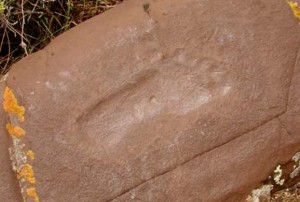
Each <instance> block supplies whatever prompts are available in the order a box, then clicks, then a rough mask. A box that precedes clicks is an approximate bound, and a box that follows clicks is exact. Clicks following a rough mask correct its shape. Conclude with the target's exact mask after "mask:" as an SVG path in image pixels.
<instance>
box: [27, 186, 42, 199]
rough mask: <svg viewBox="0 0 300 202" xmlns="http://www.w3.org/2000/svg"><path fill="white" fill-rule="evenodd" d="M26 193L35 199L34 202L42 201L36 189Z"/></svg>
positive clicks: (29, 189)
mask: <svg viewBox="0 0 300 202" xmlns="http://www.w3.org/2000/svg"><path fill="white" fill-rule="evenodd" d="M26 192H27V196H28V197H30V198H33V200H34V202H39V201H40V199H39V197H38V195H37V193H36V189H35V188H28V189H27V190H26Z"/></svg>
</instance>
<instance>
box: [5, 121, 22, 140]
mask: <svg viewBox="0 0 300 202" xmlns="http://www.w3.org/2000/svg"><path fill="white" fill-rule="evenodd" d="M6 129H7V131H8V133H9V134H10V135H12V136H15V137H17V138H21V137H24V135H25V131H24V130H23V129H22V128H21V127H19V126H13V125H12V124H10V123H8V124H6Z"/></svg>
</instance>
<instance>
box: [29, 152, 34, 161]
mask: <svg viewBox="0 0 300 202" xmlns="http://www.w3.org/2000/svg"><path fill="white" fill-rule="evenodd" d="M27 156H28V157H29V158H30V159H31V160H33V159H34V152H33V151H32V150H28V151H27Z"/></svg>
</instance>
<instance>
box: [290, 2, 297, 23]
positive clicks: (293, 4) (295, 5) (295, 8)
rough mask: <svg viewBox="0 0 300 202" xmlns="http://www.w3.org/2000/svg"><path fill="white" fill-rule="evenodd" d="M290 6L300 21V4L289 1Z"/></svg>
mask: <svg viewBox="0 0 300 202" xmlns="http://www.w3.org/2000/svg"><path fill="white" fill-rule="evenodd" d="M288 4H289V6H290V7H291V9H292V11H293V13H294V16H295V17H296V18H298V19H299V20H300V7H299V6H298V3H297V2H293V1H289V2H288Z"/></svg>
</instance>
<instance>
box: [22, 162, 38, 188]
mask: <svg viewBox="0 0 300 202" xmlns="http://www.w3.org/2000/svg"><path fill="white" fill-rule="evenodd" d="M18 178H19V179H20V178H23V179H25V180H26V181H27V182H29V183H30V184H35V181H36V180H35V178H34V173H33V169H32V166H31V165H29V164H24V165H23V166H22V167H21V169H20V171H18Z"/></svg>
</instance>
